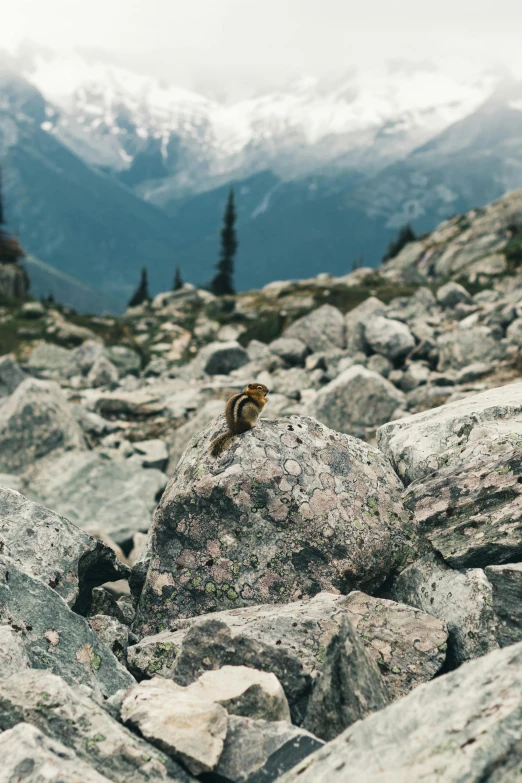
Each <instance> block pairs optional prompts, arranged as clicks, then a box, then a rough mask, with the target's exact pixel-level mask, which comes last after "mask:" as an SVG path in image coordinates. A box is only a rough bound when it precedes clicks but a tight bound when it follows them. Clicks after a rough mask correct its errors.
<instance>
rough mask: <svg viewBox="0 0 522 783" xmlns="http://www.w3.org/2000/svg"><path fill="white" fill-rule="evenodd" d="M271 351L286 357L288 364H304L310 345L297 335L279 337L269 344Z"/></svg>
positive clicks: (282, 357) (283, 357)
mask: <svg viewBox="0 0 522 783" xmlns="http://www.w3.org/2000/svg"><path fill="white" fill-rule="evenodd" d="M268 347H269V349H270V351H271V353H273V354H275V355H276V356H279V357H280V358H281V359H284V361H285V362H288V364H303V362H304V360H305V357H306V354H307V353H308V352H309V349H308V347H307V346H306V345H305V343H304V342H303V341H302V340H298V339H297V337H279V338H278V339H277V340H273V341H272V342H271V343H270V345H269V346H268Z"/></svg>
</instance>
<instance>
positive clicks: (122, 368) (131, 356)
mask: <svg viewBox="0 0 522 783" xmlns="http://www.w3.org/2000/svg"><path fill="white" fill-rule="evenodd" d="M105 355H106V356H107V359H108V360H109V361H110V362H111V364H113V365H114V366H115V367H116V369H117V370H118V372H119V374H120V375H121V376H125V375H138V373H139V371H140V369H141V357H140V355H139V354H138V353H136V351H134V350H133V349H132V348H129V347H128V346H126V345H110V346H109V347H108V348H105Z"/></svg>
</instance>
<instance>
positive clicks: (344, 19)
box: [0, 0, 522, 89]
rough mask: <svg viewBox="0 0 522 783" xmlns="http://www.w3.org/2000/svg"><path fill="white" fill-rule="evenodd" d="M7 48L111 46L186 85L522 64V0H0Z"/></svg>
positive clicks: (125, 58) (1, 39)
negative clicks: (433, 61) (449, 59)
mask: <svg viewBox="0 0 522 783" xmlns="http://www.w3.org/2000/svg"><path fill="white" fill-rule="evenodd" d="M0 4H1V12H0V21H1V23H0V48H3V47H9V48H12V47H13V46H14V45H15V44H16V43H17V42H19V41H21V40H22V39H30V40H34V41H36V42H38V43H41V44H44V45H47V46H50V47H51V48H62V47H76V46H82V47H92V48H98V49H103V50H108V51H110V52H111V53H112V55H113V56H114V57H115V58H116V59H117V60H119V61H120V62H122V63H124V64H126V65H129V66H134V67H135V68H137V69H138V70H141V71H144V72H149V73H153V74H155V75H160V76H164V77H165V78H166V79H168V80H169V81H174V82H177V83H180V84H183V85H184V86H188V87H201V86H202V85H205V84H210V85H212V86H214V87H216V88H219V87H220V85H223V88H224V89H226V86H225V85H228V86H230V85H235V86H236V87H241V86H242V85H244V86H247V87H258V86H259V87H263V86H265V85H267V84H270V83H272V84H273V83H277V82H284V81H286V80H288V79H289V78H292V77H294V76H295V75H299V74H302V73H311V74H317V75H323V74H325V73H328V72H331V71H337V70H339V69H344V68H348V67H350V66H352V65H359V66H361V67H365V66H366V65H367V64H368V63H371V62H373V61H376V60H382V59H385V58H389V57H400V58H406V59H419V58H423V59H426V58H433V57H440V56H443V55H448V54H450V55H451V54H458V55H465V56H468V55H469V56H470V57H473V58H475V59H478V60H479V61H480V62H483V64H484V65H485V66H486V65H489V64H491V63H494V62H500V63H503V64H507V65H508V66H510V67H511V68H515V69H516V70H517V71H519V72H520V73H522V2H517V1H516V0H495V2H491V0H487V2H486V0H434V2H430V3H426V2H425V1H424V2H423V0H358V2H354V1H353V0H1V3H0Z"/></svg>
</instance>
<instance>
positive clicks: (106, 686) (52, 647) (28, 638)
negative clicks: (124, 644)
mask: <svg viewBox="0 0 522 783" xmlns="http://www.w3.org/2000/svg"><path fill="white" fill-rule="evenodd" d="M0 625H10V626H11V627H12V628H14V629H15V630H17V631H19V633H20V634H21V637H22V639H23V643H24V646H25V650H26V653H27V657H28V658H29V660H30V662H31V665H32V667H33V668H35V669H49V670H50V671H52V672H53V673H54V674H58V675H60V676H62V677H63V678H64V680H65V681H66V682H68V683H69V684H70V685H72V684H81V683H83V684H85V685H89V686H90V687H91V688H93V690H94V691H95V693H98V694H100V695H102V696H110V695H111V694H113V693H115V692H116V691H117V690H119V689H120V688H128V687H129V686H130V685H131V684H132V683H133V682H134V680H133V678H132V677H131V675H130V674H129V673H128V672H127V671H126V670H125V669H124V668H123V666H121V664H119V663H118V661H117V660H116V658H115V657H114V655H113V654H112V652H111V651H110V649H109V648H108V647H106V646H105V645H103V644H101V643H100V642H99V640H98V637H97V636H96V634H95V633H94V631H92V630H91V628H89V625H88V624H87V621H86V620H84V618H83V617H80V616H79V615H77V614H75V613H74V612H72V611H71V610H70V609H69V607H68V606H67V604H66V603H65V601H64V600H63V599H62V598H60V596H59V595H58V594H57V593H55V592H54V590H52V588H50V587H48V586H47V585H46V584H44V583H43V582H41V581H40V580H39V579H35V578H34V577H31V576H28V575H27V574H26V573H24V572H23V571H22V570H21V569H20V568H19V567H18V566H17V565H16V563H15V562H14V561H13V560H11V559H10V558H8V557H2V556H0Z"/></svg>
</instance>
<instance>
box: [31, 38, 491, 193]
mask: <svg viewBox="0 0 522 783" xmlns="http://www.w3.org/2000/svg"><path fill="white" fill-rule="evenodd" d="M22 68H23V75H24V76H25V77H26V78H27V79H28V80H29V81H30V82H31V83H32V84H33V85H34V86H35V87H37V88H38V89H39V90H40V92H41V93H42V95H43V96H44V97H45V98H46V100H47V101H48V102H49V104H50V105H51V106H53V107H54V109H52V108H51V109H49V110H48V117H47V118H46V120H45V122H44V123H43V125H42V127H43V129H44V130H46V131H48V132H49V133H52V134H55V135H57V136H58V137H59V138H60V139H61V140H62V141H63V142H64V143H65V144H66V145H67V146H68V147H69V148H70V149H72V150H73V151H74V152H76V153H77V154H78V155H79V156H80V157H81V158H83V159H84V160H85V161H86V162H88V163H89V164H91V165H96V166H102V167H104V168H108V169H111V170H113V171H115V172H122V181H124V182H125V183H126V184H128V185H130V186H132V187H134V188H137V189H138V191H139V192H140V194H141V195H142V196H144V197H145V198H147V199H149V200H152V201H154V202H156V203H159V204H163V203H165V202H166V201H168V200H169V199H170V198H173V197H175V196H176V195H178V194H180V193H183V194H185V193H187V192H189V193H190V192H197V191H202V190H205V189H208V188H210V187H212V186H216V185H218V184H220V183H221V182H224V181H226V180H227V179H230V177H231V176H236V177H237V176H247V175H249V174H252V173H255V172H256V171H261V170H263V169H268V168H270V169H271V170H272V171H274V173H275V174H276V175H277V176H279V177H282V178H283V179H291V178H294V177H296V176H303V175H306V174H308V173H310V172H311V171H313V170H317V169H318V168H323V167H325V166H326V167H327V166H328V165H332V164H333V165H335V167H336V170H337V171H338V170H339V168H340V167H341V168H358V169H363V170H372V171H375V170H378V169H379V168H383V167H384V166H385V165H387V164H389V163H391V162H393V161H395V160H397V159H399V158H401V157H403V156H404V155H406V154H407V153H409V152H410V151H411V150H412V149H414V148H415V147H417V146H419V145H421V144H423V143H425V142H427V141H428V140H429V139H430V138H433V137H434V136H435V135H437V134H438V133H440V132H441V131H442V130H444V129H445V128H447V127H449V126H450V125H451V124H452V123H454V122H457V121H458V120H460V119H462V118H463V117H465V116H467V115H468V114H470V113H471V112H473V111H474V110H475V109H476V108H477V107H478V106H479V105H480V104H481V103H482V102H483V101H484V100H485V99H486V98H487V97H488V95H489V94H490V93H491V91H492V89H493V88H494V86H495V85H496V84H497V83H498V81H499V78H500V76H499V74H496V73H491V72H488V73H477V72H476V71H474V70H472V69H470V68H469V66H468V67H467V68H466V67H463V64H462V63H455V62H444V63H441V64H439V65H437V66H435V65H432V64H429V63H420V64H416V65H412V64H408V63H404V62H394V63H388V64H386V65H383V66H375V68H374V69H372V70H365V71H364V72H357V71H355V70H352V71H351V72H349V73H347V74H343V75H342V76H337V77H335V78H333V77H332V78H330V79H322V80H319V79H317V78H313V77H304V78H302V79H300V80H299V81H298V82H294V83H292V84H289V85H287V86H286V87H284V88H281V89H280V90H278V91H277V92H271V93H268V94H263V95H257V96H254V97H251V98H249V99H247V100H241V101H238V102H232V103H228V104H223V103H219V102H217V101H215V100H212V99H210V98H207V97H205V96H203V95H199V94H197V93H195V92H190V91H188V90H185V89H181V88H179V87H176V86H174V85H171V84H168V83H167V82H165V83H161V82H159V81H158V80H157V79H154V78H152V77H149V76H143V75H140V74H135V73H131V72H130V71H128V70H125V69H123V68H121V67H118V66H116V65H114V64H111V63H108V62H104V61H103V60H101V59H100V58H99V57H94V56H87V55H82V54H79V53H77V52H76V53H74V52H73V53H71V52H69V53H58V54H56V53H53V54H50V53H47V52H43V51H37V50H35V51H33V52H26V54H25V60H24V62H23V65H22Z"/></svg>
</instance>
